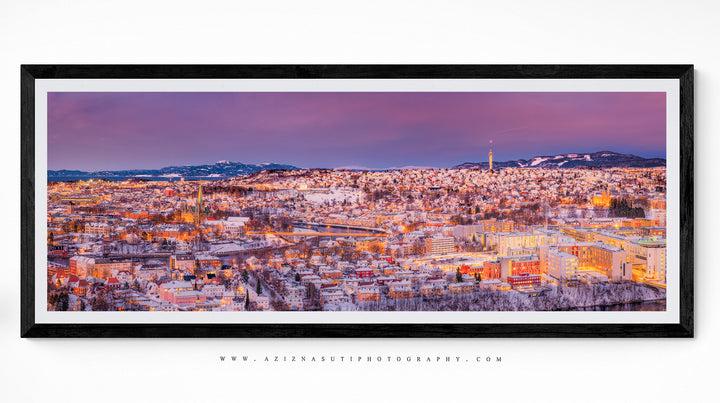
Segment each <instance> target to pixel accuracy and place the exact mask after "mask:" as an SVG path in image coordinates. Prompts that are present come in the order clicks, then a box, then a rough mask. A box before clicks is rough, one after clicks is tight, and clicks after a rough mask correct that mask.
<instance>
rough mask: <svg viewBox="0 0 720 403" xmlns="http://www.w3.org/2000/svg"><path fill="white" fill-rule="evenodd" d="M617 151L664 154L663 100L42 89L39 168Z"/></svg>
mask: <svg viewBox="0 0 720 403" xmlns="http://www.w3.org/2000/svg"><path fill="white" fill-rule="evenodd" d="M490 139H492V140H493V144H494V147H493V152H494V157H493V159H494V160H495V161H506V160H514V159H520V158H524V159H529V158H531V157H533V156H538V155H554V154H561V153H570V152H576V153H584V152H595V151H603V150H609V151H616V152H620V153H630V154H635V155H639V156H642V157H646V158H650V157H659V158H665V93H661V92H657V93H637V92H636V93H567V92H564V93H548V92H546V93H520V92H515V93H498V92H495V93H490V92H484V93H479V92H475V93H458V92H454V93H450V92H405V93H397V92H396V93H380V92H364V93H358V92H355V93H350V92H322V93H321V92H314V93H313V92H296V93H289V92H285V93H283V92H275V93H269V92H265V93H249V92H233V93H229V92H228V93H189V92H184V93H177V92H175V93H173V92H165V93H149V92H145V93H140V92H135V93H109V92H105V93H103V92H97V93H80V92H74V93H71V92H62V93H57V92H55V93H49V94H48V169H51V170H57V169H79V170H84V171H97V170H120V169H151V168H161V167H165V166H171V165H200V164H211V163H215V162H216V161H219V160H229V161H234V162H243V163H253V164H254V163H263V162H275V163H281V164H290V165H295V166H297V167H301V168H337V167H366V168H388V167H402V166H423V167H439V168H442V167H446V168H449V167H452V166H454V165H457V164H461V163H463V162H483V161H487V158H488V157H487V153H488V143H489V140H490Z"/></svg>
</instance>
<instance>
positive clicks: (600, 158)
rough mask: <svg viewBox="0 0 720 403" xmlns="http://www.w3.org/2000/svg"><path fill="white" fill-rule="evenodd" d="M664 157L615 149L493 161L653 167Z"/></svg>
mask: <svg viewBox="0 0 720 403" xmlns="http://www.w3.org/2000/svg"><path fill="white" fill-rule="evenodd" d="M665 163H666V161H665V159H664V158H643V157H638V156H637V155H632V154H620V153H616V152H613V151H598V152H595V153H570V154H557V155H543V156H539V157H533V158H531V159H529V160H522V159H521V160H515V161H493V169H495V168H577V167H610V168H651V167H664V166H665ZM453 168H454V169H475V168H480V169H488V163H487V162H466V163H464V164H460V165H456V166H454V167H453Z"/></svg>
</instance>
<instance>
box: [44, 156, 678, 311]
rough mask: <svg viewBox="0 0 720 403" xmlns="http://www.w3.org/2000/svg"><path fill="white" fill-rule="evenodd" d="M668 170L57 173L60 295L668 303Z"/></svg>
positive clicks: (208, 307) (494, 307) (232, 303)
mask: <svg viewBox="0 0 720 403" xmlns="http://www.w3.org/2000/svg"><path fill="white" fill-rule="evenodd" d="M665 203H666V201H665V168H664V167H654V168H596V167H578V168H568V169H563V168H530V167H527V168H500V169H495V168H491V167H488V168H487V169H482V168H473V169H465V168H458V169H421V170H390V171H355V170H337V169H336V170H331V169H293V170H284V169H270V170H261V171H257V172H255V173H252V174H246V175H240V176H235V177H230V178H228V179H221V180H206V181H186V180H183V179H182V178H177V179H176V180H170V181H162V180H146V179H143V178H136V179H128V180H115V181H112V180H104V179H89V180H73V181H53V182H49V183H48V219H47V227H48V229H47V237H48V239H47V244H48V277H47V278H48V283H47V286H48V302H47V303H48V309H49V310H63V311H65V310H71V311H91V310H100V311H107V310H112V311H123V310H125V311H287V310H290V311H293V310H295V311H302V310H313V311H317V310H326V311H338V310H340V311H393V310H413V311H448V310H452V311H516V310H534V311H549V310H605V309H607V310H658V309H665V308H664V304H665V278H666V273H665V271H666V268H667V263H666V256H665V250H666V248H665V235H666V230H665V225H666V223H665V220H666V218H665V214H666V210H665V209H666V205H665Z"/></svg>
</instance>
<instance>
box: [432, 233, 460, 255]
mask: <svg viewBox="0 0 720 403" xmlns="http://www.w3.org/2000/svg"><path fill="white" fill-rule="evenodd" d="M425 251H426V253H427V254H428V255H445V254H448V253H453V252H455V240H454V239H453V238H452V237H449V236H435V237H432V238H428V239H426V240H425Z"/></svg>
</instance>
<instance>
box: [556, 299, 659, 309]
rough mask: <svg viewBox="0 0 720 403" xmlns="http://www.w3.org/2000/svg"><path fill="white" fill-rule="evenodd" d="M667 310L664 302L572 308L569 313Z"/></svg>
mask: <svg viewBox="0 0 720 403" xmlns="http://www.w3.org/2000/svg"><path fill="white" fill-rule="evenodd" d="M666 309H667V302H666V301H664V300H657V301H642V302H632V303H629V304H615V305H602V306H591V307H585V308H574V309H569V311H664V310H666Z"/></svg>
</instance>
